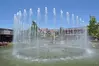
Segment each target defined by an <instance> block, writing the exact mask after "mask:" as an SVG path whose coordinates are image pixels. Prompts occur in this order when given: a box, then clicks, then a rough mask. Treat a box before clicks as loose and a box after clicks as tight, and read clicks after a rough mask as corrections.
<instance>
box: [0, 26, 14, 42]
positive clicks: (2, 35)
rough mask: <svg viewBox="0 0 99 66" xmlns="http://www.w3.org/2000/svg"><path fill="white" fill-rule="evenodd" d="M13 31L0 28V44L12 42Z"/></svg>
mask: <svg viewBox="0 0 99 66" xmlns="http://www.w3.org/2000/svg"><path fill="white" fill-rule="evenodd" d="M12 40H13V30H12V29H5V28H0V42H12Z"/></svg>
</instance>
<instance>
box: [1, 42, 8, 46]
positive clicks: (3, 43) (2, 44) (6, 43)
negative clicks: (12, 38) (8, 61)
mask: <svg viewBox="0 0 99 66" xmlns="http://www.w3.org/2000/svg"><path fill="white" fill-rule="evenodd" d="M8 44H9V42H0V46H7V45H8Z"/></svg>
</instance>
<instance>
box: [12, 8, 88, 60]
mask: <svg viewBox="0 0 99 66" xmlns="http://www.w3.org/2000/svg"><path fill="white" fill-rule="evenodd" d="M48 15H49V14H48V9H47V7H45V13H44V15H43V14H41V12H40V8H38V9H37V14H36V15H35V14H33V11H32V9H30V10H29V13H28V12H27V11H26V9H24V12H23V13H22V12H21V11H19V12H17V14H15V15H14V39H13V44H14V47H13V55H14V56H15V57H17V58H19V59H25V60H31V61H50V60H51V61H52V60H66V59H74V58H81V57H84V56H86V52H87V51H90V50H87V49H89V44H88V42H87V41H88V38H87V28H86V27H85V26H84V25H82V24H83V21H82V20H81V18H80V19H79V17H78V16H77V17H76V18H75V16H74V14H72V16H71V18H70V13H69V12H66V16H64V13H63V10H61V11H60V16H59V17H60V19H59V18H58V19H57V17H58V15H57V14H56V9H55V8H53V16H51V15H50V16H51V17H49V16H48ZM43 16H44V17H43ZM33 17H36V19H34V18H33ZM50 19H51V20H52V21H51V20H50ZM32 20H36V21H32ZM52 23H53V24H52ZM42 24H43V25H42ZM44 25H49V26H50V27H45V28H47V29H44V30H43V28H42V26H44ZM52 25H54V27H52ZM57 25H59V27H57ZM68 25H69V26H68ZM60 27H61V28H60ZM70 27H71V28H70Z"/></svg>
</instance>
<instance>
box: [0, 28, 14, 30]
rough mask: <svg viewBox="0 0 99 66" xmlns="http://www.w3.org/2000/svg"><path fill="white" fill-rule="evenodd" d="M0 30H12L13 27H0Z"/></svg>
mask: <svg viewBox="0 0 99 66" xmlns="http://www.w3.org/2000/svg"><path fill="white" fill-rule="evenodd" d="M0 30H10V31H13V29H9V28H0Z"/></svg>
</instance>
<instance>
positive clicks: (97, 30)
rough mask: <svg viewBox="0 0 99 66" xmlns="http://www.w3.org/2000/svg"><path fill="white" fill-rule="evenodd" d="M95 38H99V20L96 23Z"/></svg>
mask: <svg viewBox="0 0 99 66" xmlns="http://www.w3.org/2000/svg"><path fill="white" fill-rule="evenodd" d="M96 28H97V29H96V38H98V39H99V22H98V23H97V24H96Z"/></svg>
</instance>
